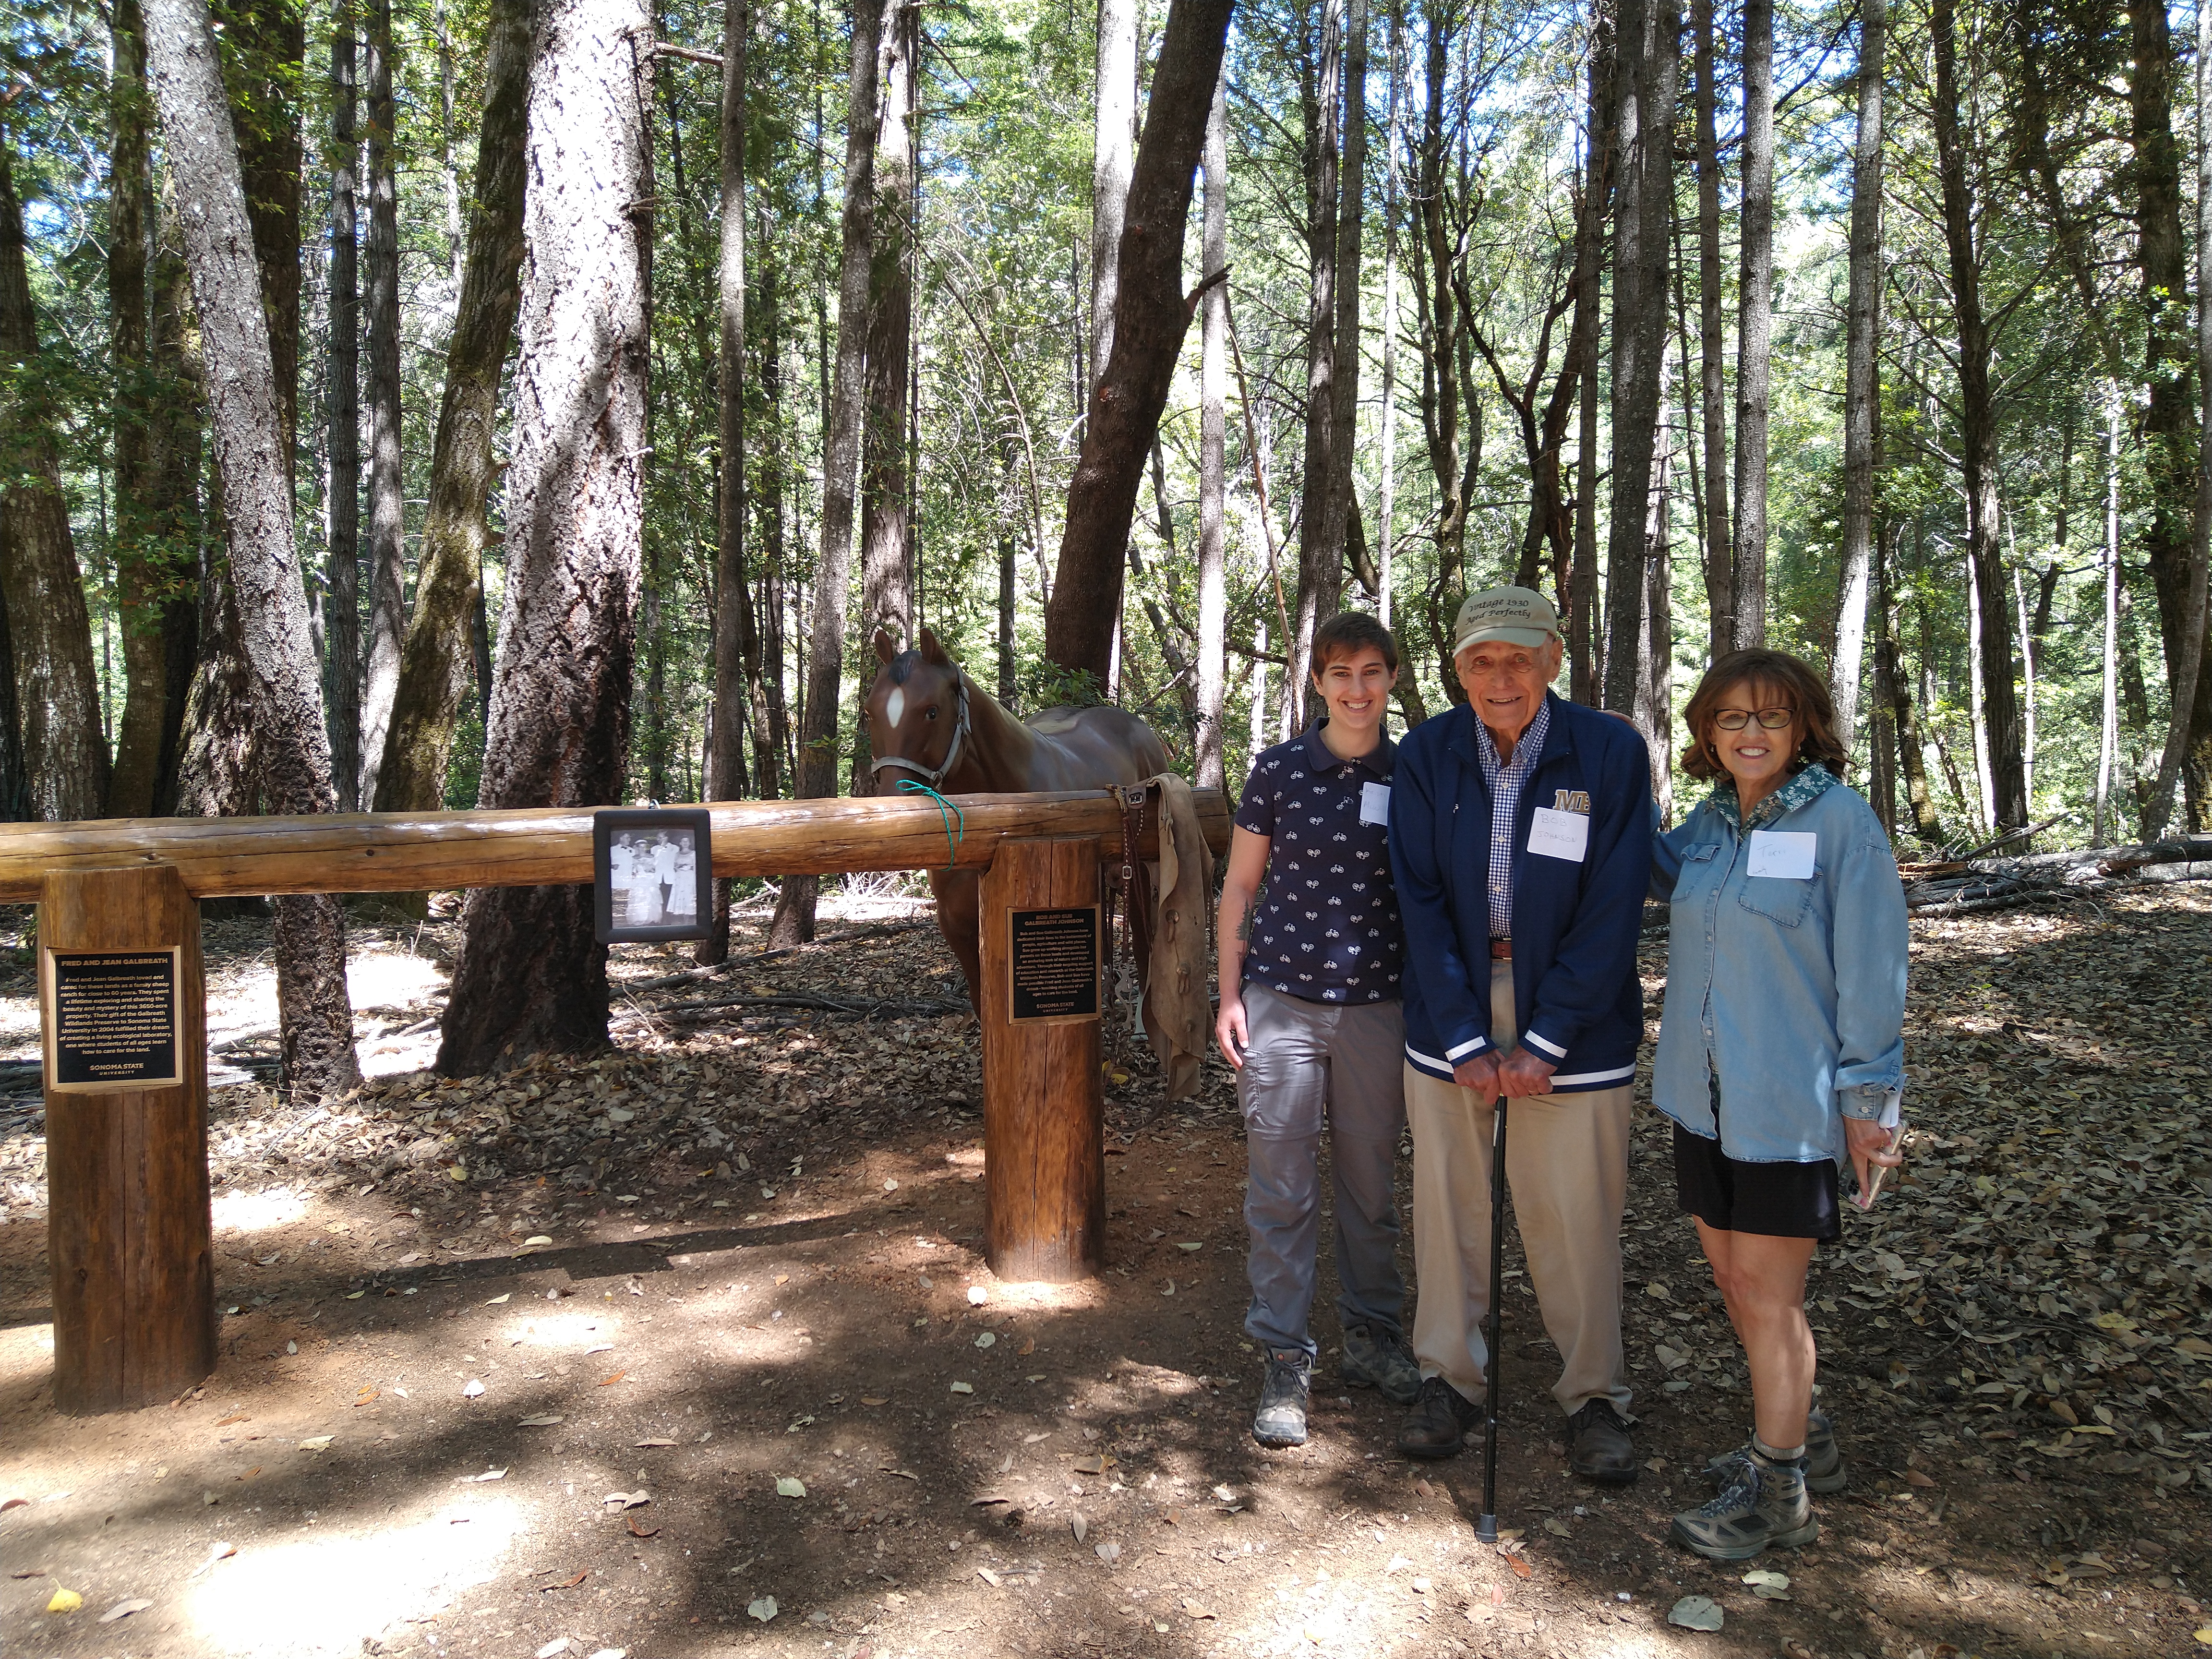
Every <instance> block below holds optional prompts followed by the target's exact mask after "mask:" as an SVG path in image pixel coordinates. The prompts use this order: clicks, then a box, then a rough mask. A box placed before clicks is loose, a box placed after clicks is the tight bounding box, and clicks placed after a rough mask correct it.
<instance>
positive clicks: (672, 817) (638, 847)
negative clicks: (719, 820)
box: [592, 806, 714, 945]
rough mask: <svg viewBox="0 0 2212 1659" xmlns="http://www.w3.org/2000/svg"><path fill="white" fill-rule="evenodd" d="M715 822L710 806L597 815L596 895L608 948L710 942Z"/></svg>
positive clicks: (646, 808) (602, 936) (613, 811)
mask: <svg viewBox="0 0 2212 1659" xmlns="http://www.w3.org/2000/svg"><path fill="white" fill-rule="evenodd" d="M713 825H714V819H713V815H712V814H711V813H709V812H708V811H707V809H706V808H704V807H702V806H641V807H611V808H609V809H607V810H606V811H599V812H594V813H593V814H592V906H593V909H594V912H595V915H596V919H597V924H598V930H599V942H600V943H601V944H602V945H626V944H654V943H659V942H660V941H663V940H667V939H704V938H706V937H707V933H708V928H709V927H710V926H711V925H712V923H713V921H714V828H713Z"/></svg>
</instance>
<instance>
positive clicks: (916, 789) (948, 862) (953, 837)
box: [896, 778, 968, 870]
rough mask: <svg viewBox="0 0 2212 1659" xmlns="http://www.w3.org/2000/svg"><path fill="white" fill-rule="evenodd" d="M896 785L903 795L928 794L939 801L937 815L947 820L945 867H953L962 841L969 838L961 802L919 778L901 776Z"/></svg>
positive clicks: (957, 858)
mask: <svg viewBox="0 0 2212 1659" xmlns="http://www.w3.org/2000/svg"><path fill="white" fill-rule="evenodd" d="M896 789H897V792H898V793H900V794H902V795H927V796H928V797H929V798H930V799H932V800H933V801H935V802H936V803H937V816H938V817H939V818H941V819H943V820H944V822H945V868H946V869H948V870H950V869H951V868H952V867H953V866H955V865H956V864H957V863H958V861H959V857H960V843H961V842H963V841H965V840H967V839H968V815H967V814H966V813H965V812H963V811H961V810H960V803H959V802H958V801H957V800H954V799H951V798H950V797H949V796H945V795H940V794H939V793H937V791H936V790H934V789H933V788H931V787H930V786H929V785H927V784H926V783H924V782H923V781H921V779H919V778H901V779H899V780H898V781H897V784H896ZM956 820H957V822H958V825H959V828H958V830H957V833H956V831H955V829H954V827H953V826H954V823H955V821H956Z"/></svg>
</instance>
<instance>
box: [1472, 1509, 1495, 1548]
mask: <svg viewBox="0 0 2212 1659" xmlns="http://www.w3.org/2000/svg"><path fill="white" fill-rule="evenodd" d="M1474 1541H1475V1542H1476V1543H1478V1544H1495V1543H1496V1542H1497V1541H1498V1517H1497V1516H1494V1515H1486V1516H1483V1517H1482V1518H1481V1519H1480V1520H1479V1521H1477V1522H1475V1523H1474Z"/></svg>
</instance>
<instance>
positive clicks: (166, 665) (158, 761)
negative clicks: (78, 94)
mask: <svg viewBox="0 0 2212 1659" xmlns="http://www.w3.org/2000/svg"><path fill="white" fill-rule="evenodd" d="M152 287H153V325H152V339H151V343H150V344H149V351H148V370H149V394H148V404H147V406H148V410H149V415H150V420H149V425H148V427H147V443H146V469H147V475H148V477H149V480H150V489H151V490H152V495H151V497H150V500H149V513H150V523H149V532H150V533H152V534H154V535H155V536H158V537H159V538H160V540H161V547H162V550H163V555H164V559H165V562H166V563H167V568H168V570H169V573H170V586H169V589H168V592H167V597H166V599H165V600H164V603H163V604H162V606H161V617H160V628H161V659H162V686H161V740H160V744H159V747H158V749H157V750H156V758H155V766H154V795H153V806H152V809H151V810H152V811H153V813H154V815H155V817H167V816H169V815H170V814H172V813H173V812H175V811H177V783H178V775H179V767H180V763H181V761H182V758H183V747H184V742H183V739H184V725H185V705H186V704H187V702H189V701H190V700H191V689H192V682H193V678H194V675H195V672H196V671H197V667H198V663H199V639H200V607H201V605H202V604H203V603H204V599H203V597H202V592H201V583H200V580H199V556H200V551H201V549H202V547H203V546H204V544H205V542H206V539H207V532H206V526H205V522H204V518H203V515H202V513H201V508H200V474H201V471H202V469H203V465H204V459H205V454H204V443H203V438H202V433H203V417H204V414H205V410H204V407H203V405H204V403H205V398H204V395H203V387H202V382H203V379H204V376H203V375H202V374H201V363H200V333H199V323H198V319H196V318H195V317H194V316H193V315H192V292H191V276H190V275H189V274H188V273H187V272H186V270H185V257H184V228H183V226H182V224H181V223H180V222H179V218H178V215H177V210H176V191H175V186H174V181H173V180H172V181H171V182H170V184H169V185H168V186H167V188H166V189H165V190H164V191H163V193H162V198H161V214H160V217H159V221H158V227H157V228H156V231H155V239H154V260H153V276H152ZM10 684H12V681H11V682H10ZM10 695H12V693H11V694H10ZM112 793H113V786H112V784H111V785H110V796H111V799H112Z"/></svg>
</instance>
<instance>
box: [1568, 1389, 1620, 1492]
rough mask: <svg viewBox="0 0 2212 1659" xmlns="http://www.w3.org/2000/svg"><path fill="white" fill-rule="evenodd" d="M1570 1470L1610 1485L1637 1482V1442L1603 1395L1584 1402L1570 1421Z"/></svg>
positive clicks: (1611, 1402) (1586, 1478)
mask: <svg viewBox="0 0 2212 1659" xmlns="http://www.w3.org/2000/svg"><path fill="white" fill-rule="evenodd" d="M1567 1427H1568V1429H1569V1430H1570V1431H1571V1439H1570V1441H1569V1443H1568V1445H1567V1467H1568V1468H1571V1469H1572V1470H1573V1471H1574V1472H1575V1473H1576V1474H1579V1475H1580V1476H1582V1478H1583V1480H1595V1481H1598V1482H1601V1484H1603V1485H1605V1486H1627V1485H1629V1484H1630V1483H1631V1482H1632V1481H1633V1480H1635V1479H1636V1443H1635V1442H1634V1441H1632V1440H1631V1439H1630V1438H1629V1437H1628V1425H1627V1424H1626V1423H1624V1422H1622V1421H1621V1420H1620V1413H1619V1412H1617V1411H1615V1410H1613V1401H1610V1400H1607V1399H1605V1398H1603V1397H1602V1396H1601V1397H1600V1398H1598V1399H1595V1400H1590V1401H1584V1402H1583V1408H1582V1409H1581V1410H1580V1411H1578V1412H1577V1413H1575V1414H1574V1415H1573V1416H1572V1417H1570V1418H1569V1419H1567Z"/></svg>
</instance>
